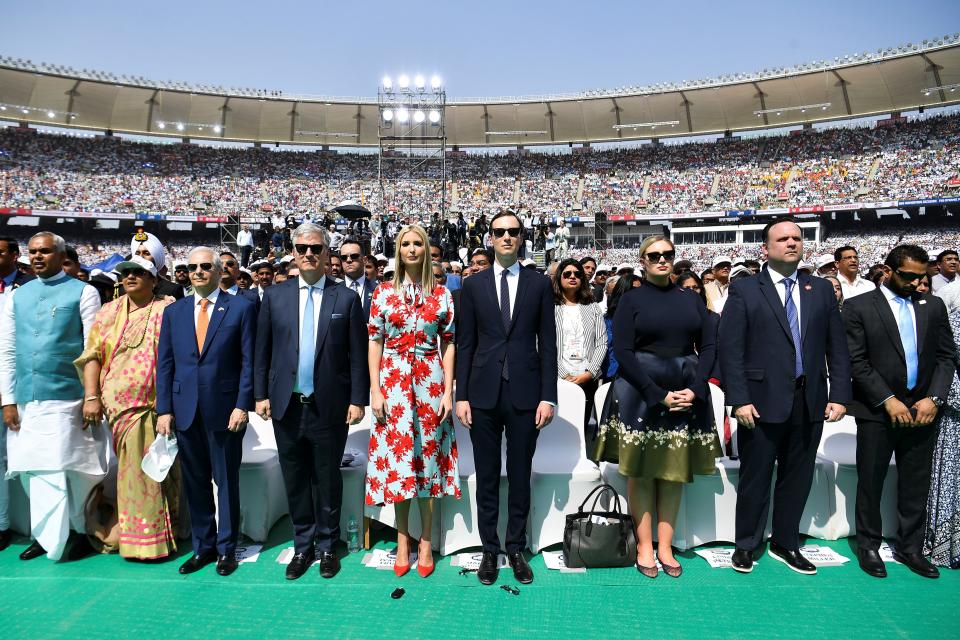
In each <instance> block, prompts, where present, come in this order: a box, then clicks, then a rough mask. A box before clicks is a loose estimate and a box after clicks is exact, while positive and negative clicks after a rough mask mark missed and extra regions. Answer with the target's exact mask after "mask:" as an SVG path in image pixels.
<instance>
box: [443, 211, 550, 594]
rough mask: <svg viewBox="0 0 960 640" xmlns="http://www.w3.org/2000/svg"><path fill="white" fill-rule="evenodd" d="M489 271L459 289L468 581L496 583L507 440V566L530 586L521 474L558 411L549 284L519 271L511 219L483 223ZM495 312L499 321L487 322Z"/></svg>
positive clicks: (519, 233)
mask: <svg viewBox="0 0 960 640" xmlns="http://www.w3.org/2000/svg"><path fill="white" fill-rule="evenodd" d="M490 233H491V236H492V237H493V247H494V251H495V253H496V261H495V262H494V265H493V268H491V269H485V270H483V271H480V272H479V273H475V274H474V275H472V276H470V277H469V278H467V279H466V280H464V281H463V289H462V290H461V291H462V293H461V295H460V311H461V313H460V320H459V323H458V329H457V332H458V336H459V337H458V341H457V386H456V392H457V417H458V418H459V419H460V422H462V423H463V425H464V426H466V427H468V428H469V429H470V439H471V440H472V442H473V457H474V463H475V466H476V469H477V518H478V520H479V523H478V524H479V526H478V528H479V531H480V539H481V541H482V542H483V556H482V558H481V561H480V568H479V570H478V571H477V577H478V578H479V579H480V582H482V583H483V584H493V583H494V582H495V581H496V579H497V556H498V554H499V552H500V539H499V536H498V534H497V520H498V517H499V511H500V464H501V463H500V443H501V438H502V437H503V433H504V431H506V436H507V481H508V483H509V491H508V511H509V514H508V518H507V539H506V550H507V559H508V560H509V562H510V566H511V567H512V568H513V573H514V577H515V578H516V579H517V581H519V582H521V583H523V584H527V583H530V582H532V581H533V572H532V571H531V570H530V565H529V564H527V561H526V559H525V558H524V557H523V550H524V548H525V547H526V545H527V542H526V524H527V516H528V514H529V512H530V470H531V464H532V462H533V454H534V452H535V451H536V448H537V435H538V434H539V432H540V429H542V428H543V427H545V426H547V425H548V424H549V423H550V421H551V420H552V419H553V413H554V408H555V407H556V403H557V333H556V326H555V324H554V300H553V288H552V286H551V283H550V280H549V279H548V278H544V277H543V276H541V275H539V274H537V273H535V272H532V271H530V270H529V269H522V268H521V267H520V264H519V263H518V262H517V254H518V252H519V250H520V245H521V244H522V243H523V223H522V222H521V221H520V218H519V217H518V216H517V214H515V213H513V212H512V211H502V212H500V213H498V214H497V215H495V216H494V217H493V220H491V221H490ZM491 309H498V310H499V311H500V319H499V321H497V320H496V319H495V318H493V319H491V317H490V310H491Z"/></svg>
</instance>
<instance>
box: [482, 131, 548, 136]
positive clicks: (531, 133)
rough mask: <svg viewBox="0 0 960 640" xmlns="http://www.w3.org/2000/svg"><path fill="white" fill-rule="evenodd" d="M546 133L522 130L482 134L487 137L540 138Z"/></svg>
mask: <svg viewBox="0 0 960 640" xmlns="http://www.w3.org/2000/svg"><path fill="white" fill-rule="evenodd" d="M546 133H547V132H546V131H540V130H523V131H485V132H484V134H485V135H488V136H542V135H546Z"/></svg>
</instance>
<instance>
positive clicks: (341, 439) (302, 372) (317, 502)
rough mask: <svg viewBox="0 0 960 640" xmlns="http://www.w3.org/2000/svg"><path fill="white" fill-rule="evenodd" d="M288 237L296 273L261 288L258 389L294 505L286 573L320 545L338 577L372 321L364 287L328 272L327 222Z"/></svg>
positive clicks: (297, 571)
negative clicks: (350, 446) (344, 467)
mask: <svg viewBox="0 0 960 640" xmlns="http://www.w3.org/2000/svg"><path fill="white" fill-rule="evenodd" d="M291 240H292V241H293V248H294V249H293V256H294V259H295V260H296V264H297V268H298V269H299V275H298V276H297V277H295V278H291V279H289V280H287V281H286V282H284V283H282V284H278V285H275V286H273V287H270V288H269V289H267V292H266V293H265V294H264V296H263V306H262V307H261V310H260V317H259V321H258V326H257V348H256V367H255V368H256V373H255V376H254V395H255V396H256V399H257V413H258V414H259V415H260V417H261V418H263V419H264V420H270V419H272V420H273V430H274V433H275V434H276V438H277V452H278V454H279V455H280V470H281V473H282V474H283V484H284V487H285V488H286V493H287V502H288V504H289V506H290V520H291V523H292V524H293V545H294V557H293V559H292V560H291V561H290V564H288V565H287V569H286V577H287V579H288V580H296V579H297V578H299V577H300V576H302V575H303V574H304V573H305V572H306V570H307V569H308V568H310V565H312V564H313V562H314V559H315V554H316V553H319V555H320V575H321V577H323V578H332V577H333V576H335V575H336V574H337V572H339V570H340V560H339V558H338V557H337V554H336V552H335V549H334V544H335V543H336V542H337V540H339V539H340V505H341V502H342V497H343V479H342V477H341V475H340V460H341V459H342V457H343V449H344V447H345V446H346V442H347V429H348V425H351V424H357V423H358V422H360V419H361V418H362V417H363V411H364V410H363V408H364V406H366V405H367V403H368V402H369V398H370V376H369V371H368V368H367V341H368V338H367V325H366V321H365V318H364V315H363V309H362V308H361V306H360V298H359V297H358V295H357V294H356V293H354V292H353V291H351V290H349V289H348V288H347V287H345V286H344V285H342V284H338V283H335V282H333V281H332V280H331V279H329V278H327V277H326V276H325V274H324V266H325V265H326V263H327V256H328V255H329V254H328V251H329V241H330V239H329V236H328V235H327V232H326V230H325V229H323V227H320V226H319V225H315V224H312V223H304V224H301V225H300V226H299V227H297V228H296V229H294V230H293V233H292V234H291ZM347 246H348V247H349V246H351V245H347ZM353 246H356V245H353ZM342 249H343V247H341V250H342ZM357 251H359V249H357ZM350 253H352V251H350ZM348 262H350V263H351V265H352V263H353V262H354V260H352V259H351V260H349V261H348ZM356 262H357V263H358V264H360V265H362V262H361V260H360V259H359V258H358V259H357V260H356Z"/></svg>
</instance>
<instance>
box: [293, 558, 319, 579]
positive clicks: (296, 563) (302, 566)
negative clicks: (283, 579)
mask: <svg viewBox="0 0 960 640" xmlns="http://www.w3.org/2000/svg"><path fill="white" fill-rule="evenodd" d="M313 560H314V558H313V554H310V553H298V554H296V555H295V556H293V559H292V560H290V564H288V565H287V574H286V575H287V580H296V579H297V578H299V577H300V576H302V575H303V574H305V573H306V572H307V569H309V568H310V564H311V563H312V562H313Z"/></svg>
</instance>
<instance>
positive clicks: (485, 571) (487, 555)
mask: <svg viewBox="0 0 960 640" xmlns="http://www.w3.org/2000/svg"><path fill="white" fill-rule="evenodd" d="M497 560H498V558H497V554H495V553H493V552H492V551H484V552H483V556H482V557H481V558H480V566H479V567H478V568H477V578H479V580H480V582H481V583H483V584H493V583H494V582H496V581H497V574H498V573H499V572H500V568H499V567H498V566H497Z"/></svg>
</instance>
